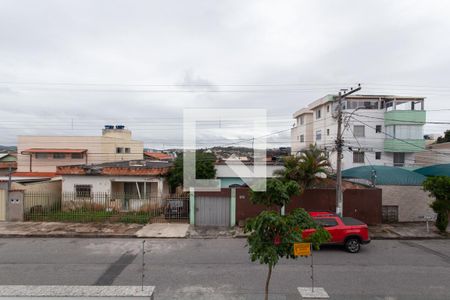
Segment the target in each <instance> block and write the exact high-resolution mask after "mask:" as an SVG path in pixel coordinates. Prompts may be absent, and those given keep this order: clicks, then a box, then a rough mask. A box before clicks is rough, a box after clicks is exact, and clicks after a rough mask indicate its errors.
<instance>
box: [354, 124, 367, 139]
mask: <svg viewBox="0 0 450 300" xmlns="http://www.w3.org/2000/svg"><path fill="white" fill-rule="evenodd" d="M353 134H354V135H355V137H365V132H364V125H354V126H353Z"/></svg>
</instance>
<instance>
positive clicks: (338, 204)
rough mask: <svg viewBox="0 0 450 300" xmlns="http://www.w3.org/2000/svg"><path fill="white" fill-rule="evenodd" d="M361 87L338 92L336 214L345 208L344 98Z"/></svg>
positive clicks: (359, 85)
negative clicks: (343, 175) (343, 170)
mask: <svg viewBox="0 0 450 300" xmlns="http://www.w3.org/2000/svg"><path fill="white" fill-rule="evenodd" d="M360 89H361V84H359V83H358V87H357V88H356V89H353V88H350V91H348V92H347V90H344V94H342V93H341V92H339V94H338V115H337V122H338V124H337V135H336V153H337V158H336V214H337V215H339V216H341V217H342V212H343V208H344V201H343V195H342V167H341V165H342V146H343V140H342V134H343V132H342V99H345V97H347V96H348V95H351V94H353V93H355V92H357V91H359V90H360Z"/></svg>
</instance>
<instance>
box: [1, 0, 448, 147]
mask: <svg viewBox="0 0 450 300" xmlns="http://www.w3.org/2000/svg"><path fill="white" fill-rule="evenodd" d="M449 6H450V5H449V4H448V3H446V2H445V1H427V2H426V3H425V2H423V1H395V2H394V1H364V2H362V1H345V2H344V4H343V3H342V1H339V2H338V1H283V2H280V1H257V0H254V1H231V0H230V1H175V0H169V1H106V0H104V1H45V0H42V1H39V2H37V1H31V0H30V1H24V0H15V1H7V0H3V1H1V2H0V44H1V45H2V46H1V47H0V102H1V107H0V114H1V116H2V118H1V120H0V136H1V138H2V140H1V141H0V144H14V143H15V140H16V139H15V136H16V135H19V134H53V133H55V134H56V133H59V134H61V133H64V134H99V132H100V129H101V126H102V125H103V124H107V123H124V124H125V125H128V126H129V127H130V128H131V129H132V130H133V132H134V135H135V137H136V138H139V139H142V140H144V141H145V143H146V145H147V146H152V147H161V146H163V145H164V146H167V145H169V144H171V145H173V146H176V145H179V144H180V143H181V120H182V111H183V109H184V108H195V107H198V108H205V107H215V108H265V109H267V111H268V115H269V131H270V132H275V131H279V130H282V129H289V126H290V125H291V123H292V121H291V120H290V119H289V118H290V116H291V114H292V112H294V111H295V110H297V109H299V108H300V107H302V106H304V105H306V104H307V103H309V102H311V101H312V100H315V99H317V98H319V97H321V96H323V95H325V94H328V93H333V92H336V91H338V90H339V89H340V88H341V87H346V86H348V85H350V84H355V83H357V82H361V83H362V84H363V91H362V92H363V93H382V94H409V95H421V96H426V97H427V104H426V107H427V108H428V109H433V110H436V109H439V108H443V107H446V108H450V103H449V102H448V100H447V99H448V97H449V96H450V86H448V78H449V77H450V58H449V56H448V52H449V50H450V40H448V39H447V38H445V37H446V35H447V33H448V32H449V31H450V19H448V16H447V12H448V11H449V8H450V7H449ZM290 83H297V84H298V85H285V84H290ZM266 84H269V85H266ZM428 118H429V120H446V119H448V118H447V117H446V113H445V112H429V113H428ZM72 124H74V125H73V126H72ZM426 129H427V131H428V132H442V131H443V130H444V129H446V126H442V125H439V126H427V128H426ZM208 130H209V131H208V132H204V133H203V132H202V133H199V137H201V140H202V141H201V142H203V143H205V144H208V141H207V140H208V139H210V140H211V143H215V144H226V143H231V142H235V141H236V140H237V141H238V140H239V138H242V139H245V138H249V137H252V134H251V133H250V132H248V130H247V128H245V127H244V128H242V129H240V130H236V129H235V128H229V129H228V130H227V131H223V130H222V131H221V132H218V131H217V130H215V128H213V127H211V128H209V129H208ZM221 141H223V142H221ZM271 141H272V142H273V143H274V144H273V145H280V144H282V143H286V144H288V141H289V137H288V136H287V135H283V134H281V135H280V136H274V137H271Z"/></svg>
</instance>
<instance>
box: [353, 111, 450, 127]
mask: <svg viewBox="0 0 450 300" xmlns="http://www.w3.org/2000/svg"><path fill="white" fill-rule="evenodd" d="M353 115H355V116H359V117H365V118H370V119H377V120H384V121H394V122H402V123H413V124H445V125H450V122H444V121H437V122H431V121H428V122H427V121H425V122H418V121H404V120H398V119H389V118H380V117H374V116H368V115H361V114H357V113H354V114H353Z"/></svg>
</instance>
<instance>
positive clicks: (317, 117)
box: [316, 109, 322, 119]
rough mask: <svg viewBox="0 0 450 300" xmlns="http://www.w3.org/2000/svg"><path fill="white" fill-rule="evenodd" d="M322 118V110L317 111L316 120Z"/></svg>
mask: <svg viewBox="0 0 450 300" xmlns="http://www.w3.org/2000/svg"><path fill="white" fill-rule="evenodd" d="M321 117H322V116H321V111H320V109H318V110H316V119H320V118H321Z"/></svg>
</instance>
